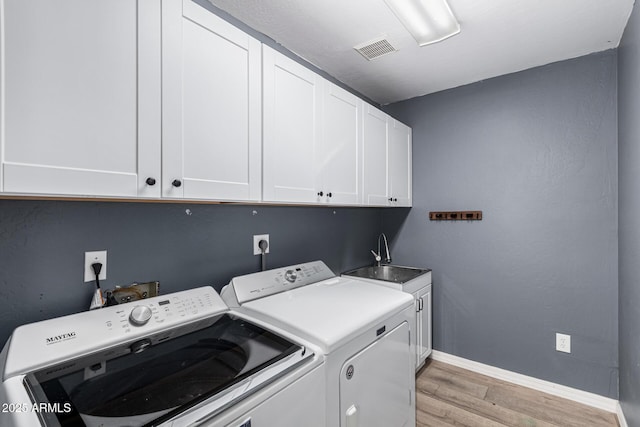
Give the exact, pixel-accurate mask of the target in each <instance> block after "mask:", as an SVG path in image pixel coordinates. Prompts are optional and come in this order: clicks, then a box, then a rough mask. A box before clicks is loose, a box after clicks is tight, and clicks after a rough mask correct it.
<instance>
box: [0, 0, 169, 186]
mask: <svg viewBox="0 0 640 427" xmlns="http://www.w3.org/2000/svg"><path fill="white" fill-rule="evenodd" d="M0 10H2V13H1V14H0V18H1V19H2V22H0V31H1V34H0V39H1V40H2V44H1V46H2V52H0V58H2V59H1V61H2V62H1V64H0V66H1V69H0V75H1V76H2V90H1V93H0V96H1V97H2V99H1V102H0V105H2V109H1V111H0V114H2V118H1V120H0V121H1V122H2V125H3V129H2V133H3V138H2V147H0V169H1V170H0V190H2V191H4V192H6V193H19V194H34V193H35V194H52V195H81V196H85V195H90V196H116V197H159V196H160V190H159V188H160V185H159V182H160V145H159V144H160V91H159V89H160V5H159V2H158V1H156V0H137V1H135V0H109V1H103V0H60V1H55V2H52V1H50V0H29V1H24V0H1V1H0Z"/></svg>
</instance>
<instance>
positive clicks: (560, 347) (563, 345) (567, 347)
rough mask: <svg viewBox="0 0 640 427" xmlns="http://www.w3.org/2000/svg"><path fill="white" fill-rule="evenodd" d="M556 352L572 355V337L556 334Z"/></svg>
mask: <svg viewBox="0 0 640 427" xmlns="http://www.w3.org/2000/svg"><path fill="white" fill-rule="evenodd" d="M556 351H561V352H563V353H571V335H565V334H556Z"/></svg>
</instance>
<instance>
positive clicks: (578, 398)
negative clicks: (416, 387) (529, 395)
mask: <svg viewBox="0 0 640 427" xmlns="http://www.w3.org/2000/svg"><path fill="white" fill-rule="evenodd" d="M431 358H432V359H433V360H437V361H439V362H444V363H448V364H450V365H454V366H458V367H460V368H463V369H468V370H470V371H474V372H477V373H479V374H482V375H487V376H489V377H493V378H497V379H499V380H503V381H508V382H510V383H513V384H517V385H521V386H523V387H529V388H532V389H534V390H538V391H542V392H544V393H549V394H552V395H554V396H558V397H562V398H565V399H569V400H573V401H574V402H578V403H582V404H583V405H587V406H591V407H593V408H598V409H602V410H603V411H607V412H611V413H614V414H618V419H619V420H620V427H627V426H626V423H624V424H623V422H622V420H623V419H624V416H622V417H621V416H620V414H622V409H619V408H620V403H619V402H618V401H617V400H615V399H610V398H608V397H604V396H600V395H598V394H594V393H589V392H586V391H582V390H578V389H575V388H571V387H567V386H564V385H560V384H556V383H552V382H549V381H544V380H541V379H538V378H534V377H529V376H527V375H522V374H518V373H516V372H511V371H507V370H505V369H500V368H496V367H494V366H489V365H485V364H484V363H480V362H474V361H473V360H468V359H463V358H462V357H458V356H454V355H452V354H448V353H443V352H441V351H437V350H433V352H432V353H431Z"/></svg>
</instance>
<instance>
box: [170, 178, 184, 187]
mask: <svg viewBox="0 0 640 427" xmlns="http://www.w3.org/2000/svg"><path fill="white" fill-rule="evenodd" d="M171 185H173V186H174V187H176V188H178V187H180V186H181V185H182V181H180V180H179V179H174V180H173V182H172V183H171Z"/></svg>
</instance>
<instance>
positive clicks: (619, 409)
mask: <svg viewBox="0 0 640 427" xmlns="http://www.w3.org/2000/svg"><path fill="white" fill-rule="evenodd" d="M616 415H617V416H618V423H619V424H620V427H629V424H627V419H626V418H625V417H624V412H622V406H620V402H618V404H617V405H616Z"/></svg>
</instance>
